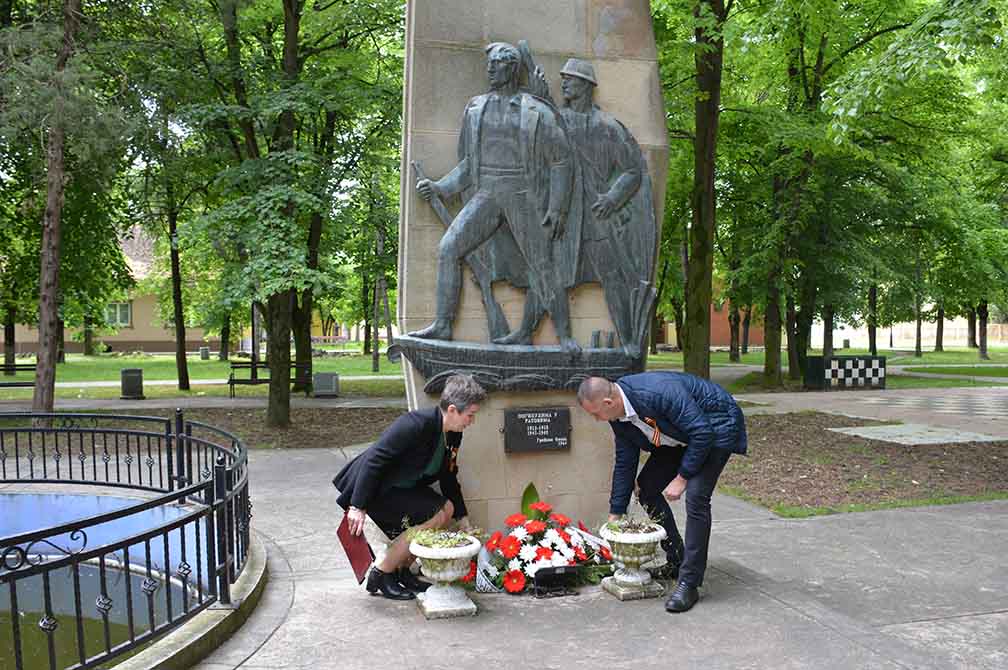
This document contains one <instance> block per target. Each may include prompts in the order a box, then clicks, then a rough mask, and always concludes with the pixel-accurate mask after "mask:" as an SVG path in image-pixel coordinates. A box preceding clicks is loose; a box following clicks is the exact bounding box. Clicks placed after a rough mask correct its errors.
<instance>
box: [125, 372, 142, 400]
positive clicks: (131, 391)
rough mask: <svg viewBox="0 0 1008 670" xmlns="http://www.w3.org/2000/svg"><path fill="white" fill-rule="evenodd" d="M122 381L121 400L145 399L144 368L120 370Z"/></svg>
mask: <svg viewBox="0 0 1008 670" xmlns="http://www.w3.org/2000/svg"><path fill="white" fill-rule="evenodd" d="M120 382H121V386H122V390H121V394H120V396H119V398H120V400H144V399H145V398H144V394H143V369H141V368H123V369H122V370H120Z"/></svg>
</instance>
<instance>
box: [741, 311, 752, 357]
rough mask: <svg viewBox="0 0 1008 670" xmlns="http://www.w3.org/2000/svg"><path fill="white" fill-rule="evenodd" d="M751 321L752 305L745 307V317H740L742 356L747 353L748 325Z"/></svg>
mask: <svg viewBox="0 0 1008 670" xmlns="http://www.w3.org/2000/svg"><path fill="white" fill-rule="evenodd" d="M751 321H752V305H751V304H750V305H746V308H745V316H743V317H742V355H743V356H745V355H746V354H748V353H749V323H750V322H751Z"/></svg>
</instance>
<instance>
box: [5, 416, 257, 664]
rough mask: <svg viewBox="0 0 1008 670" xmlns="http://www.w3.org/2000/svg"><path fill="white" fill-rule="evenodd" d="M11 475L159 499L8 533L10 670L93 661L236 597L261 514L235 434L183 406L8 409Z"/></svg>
mask: <svg viewBox="0 0 1008 670" xmlns="http://www.w3.org/2000/svg"><path fill="white" fill-rule="evenodd" d="M0 482H2V483H5V484H11V483H33V484H43V483H45V484H54V485H63V484H75V485H94V486H101V487H106V486H108V487H118V488H122V489H131V490H139V491H145V492H148V494H147V495H152V494H153V496H154V497H152V498H151V499H148V500H142V501H139V502H136V503H130V504H128V505H126V506H124V507H121V508H119V509H115V510H113V511H108V512H103V513H99V514H93V515H91V516H87V517H83V518H80V519H76V520H74V521H71V522H68V523H60V524H58V525H50V526H49V527H45V528H37V529H33V530H30V531H28V532H20V533H17V534H14V535H9V536H7V537H2V538H0V667H2V668H14V669H16V670H31V669H33V668H48V669H49V670H70V669H74V670H76V669H81V670H83V669H85V668H92V667H95V666H98V665H100V664H103V663H105V662H107V661H109V660H110V659H113V658H115V657H117V656H120V655H122V654H125V653H128V652H129V651H131V650H133V649H135V648H137V647H139V646H140V645H142V644H144V643H146V642H148V641H150V640H151V639H153V638H156V637H159V636H161V635H163V634H164V633H166V632H168V631H170V630H172V629H174V628H176V627H177V626H179V625H181V624H182V623H184V622H185V621H187V620H188V619H190V618H191V617H192V616H194V615H195V614H197V613H198V612H200V611H202V610H204V609H206V608H207V607H209V606H210V605H212V604H213V603H217V602H219V603H222V604H225V605H227V604H230V602H231V585H232V584H234V582H235V581H236V580H237V578H238V577H239V575H240V574H241V572H242V570H243V569H244V566H245V563H246V559H247V555H248V549H249V533H250V525H249V522H250V520H251V509H252V506H251V502H250V499H249V491H248V454H247V451H246V448H245V445H244V444H243V443H242V442H241V440H239V439H238V438H237V437H235V436H234V435H232V434H230V433H228V432H226V431H222V430H220V429H217V428H214V427H213V426H209V425H206V424H201V423H199V422H195V421H186V420H185V419H184V417H183V414H182V411H181V410H177V411H176V413H175V417H174V419H160V418H156V417H135V416H121V415H103V414H39V413H30V412H10V413H0ZM30 488H31V489H32V490H37V489H36V487H34V486H33V487H30ZM40 488H41V487H40ZM59 488H61V487H58V486H50V487H45V489H46V490H54V489H59Z"/></svg>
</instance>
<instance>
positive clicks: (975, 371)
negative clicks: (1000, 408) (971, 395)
mask: <svg viewBox="0 0 1008 670" xmlns="http://www.w3.org/2000/svg"><path fill="white" fill-rule="evenodd" d="M903 370H904V371H905V372H933V373H935V374H940V375H965V376H976V377H1008V367H999V366H997V365H933V366H927V367H912V368H903Z"/></svg>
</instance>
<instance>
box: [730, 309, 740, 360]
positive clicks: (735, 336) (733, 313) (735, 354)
mask: <svg viewBox="0 0 1008 670" xmlns="http://www.w3.org/2000/svg"><path fill="white" fill-rule="evenodd" d="M739 321H740V317H739V308H738V306H737V305H736V304H735V303H733V302H732V303H729V304H728V327H729V329H730V330H731V343H730V345H729V347H728V360H729V361H731V362H732V363H741V362H742V356H740V355H739Z"/></svg>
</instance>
